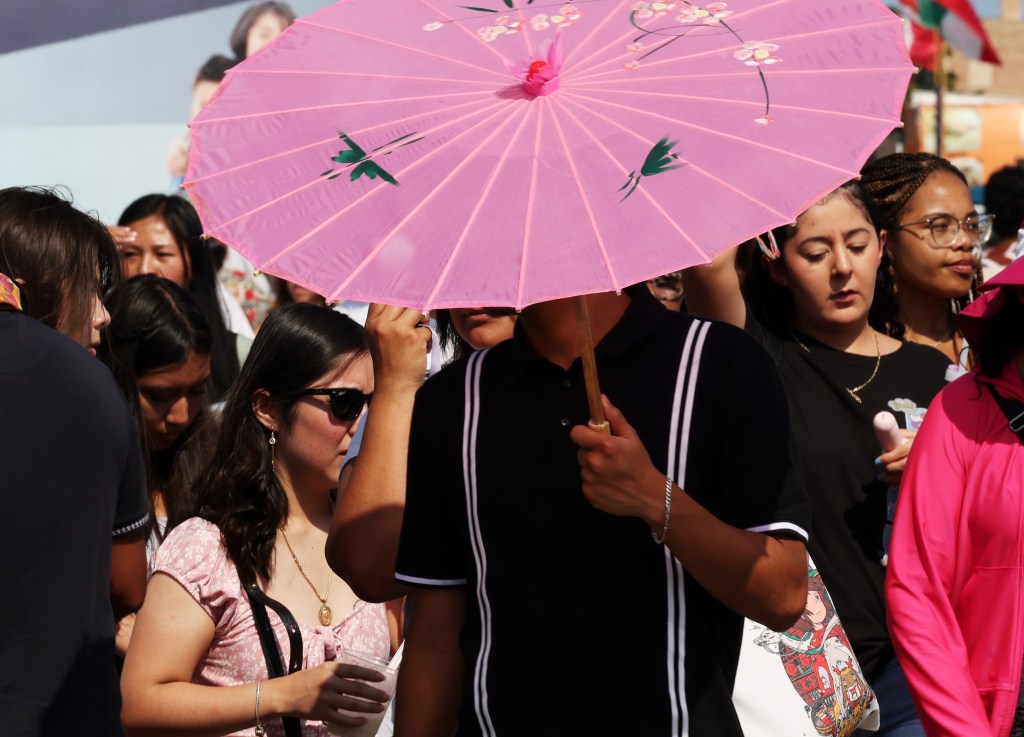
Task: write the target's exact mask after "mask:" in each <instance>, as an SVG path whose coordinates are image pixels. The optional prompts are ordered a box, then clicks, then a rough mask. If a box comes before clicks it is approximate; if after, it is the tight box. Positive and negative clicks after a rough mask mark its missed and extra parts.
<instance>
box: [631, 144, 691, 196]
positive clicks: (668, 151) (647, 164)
mask: <svg viewBox="0 0 1024 737" xmlns="http://www.w3.org/2000/svg"><path fill="white" fill-rule="evenodd" d="M678 143H679V141H670V140H668V137H667V136H666V137H665V138H662V139H661V140H660V141H658V142H657V143H656V144H654V146H652V147H651V150H650V151H648V152H647V157H646V158H645V159H644V165H643V166H642V167H640V173H639V174H637V173H636V171H635V170H634V171H631V172H630V173H629V178H628V179H626V183H625V184H623V185H622V186H621V187H619V189H618V190H617V191H619V192H621V191H623V190H628V191H627V192H626V194H624V195H623V196H622V199H621V200H619V202H624V201H625V200H626V199H627V198H628V197H629V196H630V195H631V194H633V193H634V192H635V191H636V188H637V187H639V186H640V180H641V179H643V178H644V177H650V176H654V175H655V174H662V173H664V172H666V171H672V170H673V169H681V168H683V167H684V166H686V163H685V162H682V161H680V159H679V154H675V153H672V149H673V148H675V147H676V145H677V144H678ZM677 161H679V162H680V163H675V162H677Z"/></svg>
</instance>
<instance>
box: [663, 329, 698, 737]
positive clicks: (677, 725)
mask: <svg viewBox="0 0 1024 737" xmlns="http://www.w3.org/2000/svg"><path fill="white" fill-rule="evenodd" d="M698 325H699V323H698V322H696V321H694V322H693V323H691V324H690V327H689V328H688V330H687V333H686V340H685V341H684V342H683V355H682V357H681V358H680V359H679V372H678V374H677V375H676V389H675V393H674V395H673V397H672V422H671V423H670V425H669V435H668V459H667V460H668V463H667V471H668V476H669V478H671V479H672V480H673V481H675V483H676V485H677V486H679V487H680V488H682V484H683V477H682V476H681V475H680V474H679V473H678V470H679V456H678V453H677V449H678V447H679V413H680V411H681V409H682V405H683V389H684V387H685V386H686V369H687V366H688V364H689V358H690V354H691V353H692V352H693V338H694V334H695V333H696V332H697V328H698ZM664 553H665V581H666V586H667V589H668V590H667V591H666V592H665V601H666V603H667V607H668V616H667V617H666V618H665V621H666V626H667V628H668V631H667V633H666V642H667V643H668V647H667V648H666V659H667V662H666V664H665V667H666V670H667V675H668V679H667V682H668V699H669V706H670V708H671V713H672V733H671V734H672V737H678V735H679V734H680V733H681V730H682V729H683V720H684V719H685V717H684V710H685V703H686V694H685V693H683V698H682V699H680V698H679V692H680V688H679V683H678V682H677V681H678V679H677V678H676V675H677V672H678V669H677V665H678V658H677V657H676V656H677V654H678V651H679V642H680V640H681V639H682V638H680V637H679V632H678V627H677V624H678V623H677V621H676V620H677V618H678V617H677V613H676V607H677V606H678V604H679V602H680V601H681V600H680V599H677V598H676V592H677V591H678V588H679V586H678V579H679V577H680V575H681V570H680V568H681V566H679V561H678V560H676V557H675V556H674V555H672V551H670V550H669V549H668V547H667V546H666V547H665V550H664Z"/></svg>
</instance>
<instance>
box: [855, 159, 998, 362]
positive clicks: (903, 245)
mask: <svg viewBox="0 0 1024 737" xmlns="http://www.w3.org/2000/svg"><path fill="white" fill-rule="evenodd" d="M861 184H862V185H863V186H864V189H866V190H867V191H868V193H869V194H870V195H871V196H872V197H873V198H874V200H875V203H876V204H877V205H878V209H879V215H880V218H881V221H880V223H879V225H880V227H882V228H884V229H885V230H886V231H887V232H888V233H889V239H888V241H887V243H886V250H887V251H888V252H889V255H890V256H891V258H892V265H891V270H892V275H893V278H894V279H895V283H896V304H897V309H896V311H895V312H894V314H891V315H889V316H887V321H886V330H887V332H888V333H889V334H890V335H892V336H893V337H896V338H905V339H906V340H909V341H912V342H914V343H921V344H922V345H926V346H930V347H932V348H936V349H938V350H940V351H942V353H944V354H945V355H946V357H947V358H948V359H949V360H950V361H951V362H952V363H954V364H959V363H960V356H961V352H962V351H963V347H964V341H963V335H962V334H961V333H960V332H959V331H958V330H957V328H956V314H957V313H959V312H960V310H961V309H963V308H964V307H966V306H967V305H968V304H970V302H971V301H972V300H973V299H974V296H975V290H976V288H977V285H978V282H979V280H980V278H981V252H980V246H981V244H982V243H983V242H984V241H985V240H986V239H987V238H988V236H989V235H990V234H991V232H992V217H991V216H988V215H979V214H978V211H977V210H976V209H975V207H974V203H973V201H972V200H971V193H970V190H969V189H968V188H967V180H966V178H965V177H964V175H963V173H962V172H961V171H960V170H959V169H957V168H956V167H955V166H953V164H951V163H950V162H949V161H947V160H946V159H943V158H941V157H939V156H936V155H934V154H930V153H910V154H907V153H901V154H891V155H889V156H885V157H882V158H880V159H878V160H876V161H873V162H871V163H869V164H868V165H867V166H865V167H864V170H863V172H862V179H861Z"/></svg>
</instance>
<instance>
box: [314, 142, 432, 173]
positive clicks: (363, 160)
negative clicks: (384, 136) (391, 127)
mask: <svg viewBox="0 0 1024 737" xmlns="http://www.w3.org/2000/svg"><path fill="white" fill-rule="evenodd" d="M415 135H416V133H415V132H413V133H406V134H405V135H404V136H399V137H398V138H396V139H394V140H393V141H389V142H388V143H385V144H384V145H383V146H378V147H377V148H375V149H373V151H372V152H370V153H369V154H368V153H366V151H365V150H364V149H363V147H362V146H360V145H359V144H358V143H356V142H355V141H353V140H352V139H351V138H350V137H349V136H348V135H346V134H345V133H344V132H342V131H338V138H340V139H341V140H342V141H344V142H345V143H346V145H348V149H346V150H344V151H339V152H338V154H337V155H336V156H332V157H331V161H337V162H338V163H339V164H345V165H346V166H349V167H352V171H351V172H349V177H348V178H349V181H351V182H354V181H356V180H357V179H359V178H360V177H366V178H367V179H382V180H384V181H385V182H387V183H388V184H394V185H395V186H398V180H397V179H395V177H394V176H392V175H391V174H390V173H389V172H388V171H386V170H385V169H384V168H383V167H382V166H381V165H380V164H378V163H377V162H376V161H374V160H373V156H374V154H376V153H377V152H378V151H381V150H383V149H386V148H391V149H392V150H393V149H396V148H402V147H403V146H409V145H411V144H413V143H417V142H419V141H422V140H423V138H424V137H423V136H420V137H419V138H413V137H412V136H415ZM391 153H392V151H385V152H384V153H383V154H382V156H387V155H389V154H391ZM343 173H344V171H339V172H337V173H336V174H335V173H334V169H328V170H327V171H325V172H323V173H322V174H321V175H320V176H322V177H324V176H326V177H327V178H328V179H337V178H338V177H340V176H341V175H342V174H343ZM328 175H330V176H328Z"/></svg>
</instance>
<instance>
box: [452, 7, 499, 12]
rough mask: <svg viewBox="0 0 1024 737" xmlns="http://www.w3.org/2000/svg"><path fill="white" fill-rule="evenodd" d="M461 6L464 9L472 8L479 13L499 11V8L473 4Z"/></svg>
mask: <svg viewBox="0 0 1024 737" xmlns="http://www.w3.org/2000/svg"><path fill="white" fill-rule="evenodd" d="M459 7H460V8H462V9H463V10H472V11H475V12H477V13H497V12H498V11H497V10H494V9H493V8H474V7H473V6H472V5H460V6H459Z"/></svg>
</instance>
